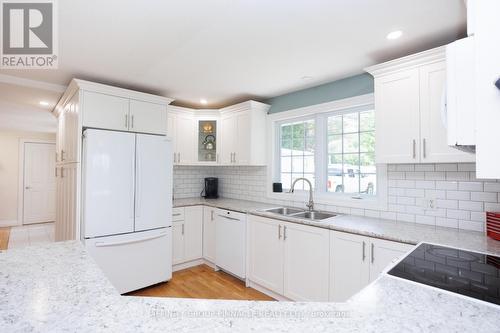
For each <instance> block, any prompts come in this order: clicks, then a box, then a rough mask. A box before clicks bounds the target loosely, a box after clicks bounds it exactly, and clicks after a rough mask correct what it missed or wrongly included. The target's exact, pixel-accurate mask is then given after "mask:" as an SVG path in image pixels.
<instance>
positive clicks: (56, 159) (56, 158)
mask: <svg viewBox="0 0 500 333" xmlns="http://www.w3.org/2000/svg"><path fill="white" fill-rule="evenodd" d="M56 162H57V151H56Z"/></svg>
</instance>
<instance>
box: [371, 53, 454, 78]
mask: <svg viewBox="0 0 500 333" xmlns="http://www.w3.org/2000/svg"><path fill="white" fill-rule="evenodd" d="M445 57H446V46H440V47H436V48H434V49H430V50H427V51H423V52H420V53H415V54H412V55H409V56H406V57H403V58H398V59H395V60H391V61H387V62H384V63H382V64H377V65H374V66H370V67H366V68H365V69H364V70H365V71H366V72H368V73H370V74H371V75H373V76H381V75H386V74H390V73H394V72H398V71H400V70H402V69H405V70H407V69H410V68H415V67H419V66H422V65H425V64H431V63H434V62H438V61H443V59H444V58H445Z"/></svg>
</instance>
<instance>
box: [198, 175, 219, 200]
mask: <svg viewBox="0 0 500 333" xmlns="http://www.w3.org/2000/svg"><path fill="white" fill-rule="evenodd" d="M218 191H219V178H215V177H208V178H205V188H204V189H203V191H202V192H201V193H202V197H204V198H205V199H217V198H218V197H219V194H218ZM203 193H205V194H204V195H203Z"/></svg>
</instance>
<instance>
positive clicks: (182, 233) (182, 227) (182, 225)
mask: <svg viewBox="0 0 500 333" xmlns="http://www.w3.org/2000/svg"><path fill="white" fill-rule="evenodd" d="M182 234H183V235H184V223H183V224H182Z"/></svg>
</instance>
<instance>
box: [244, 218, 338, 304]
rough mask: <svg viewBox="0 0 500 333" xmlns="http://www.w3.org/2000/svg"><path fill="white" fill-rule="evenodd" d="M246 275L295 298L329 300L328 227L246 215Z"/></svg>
mask: <svg viewBox="0 0 500 333" xmlns="http://www.w3.org/2000/svg"><path fill="white" fill-rule="evenodd" d="M249 242H250V246H249V250H250V253H249V260H250V264H249V270H250V272H249V279H250V280H251V281H252V282H254V283H256V284H259V285H261V286H263V287H265V288H267V289H269V290H271V291H273V292H275V293H277V294H280V295H284V296H285V297H287V298H289V299H292V300H296V301H327V300H328V283H329V279H328V267H329V231H328V230H327V229H321V228H316V227H310V226H305V225H299V224H293V223H287V222H282V221H277V220H273V219H268V218H263V217H257V216H250V217H249Z"/></svg>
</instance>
